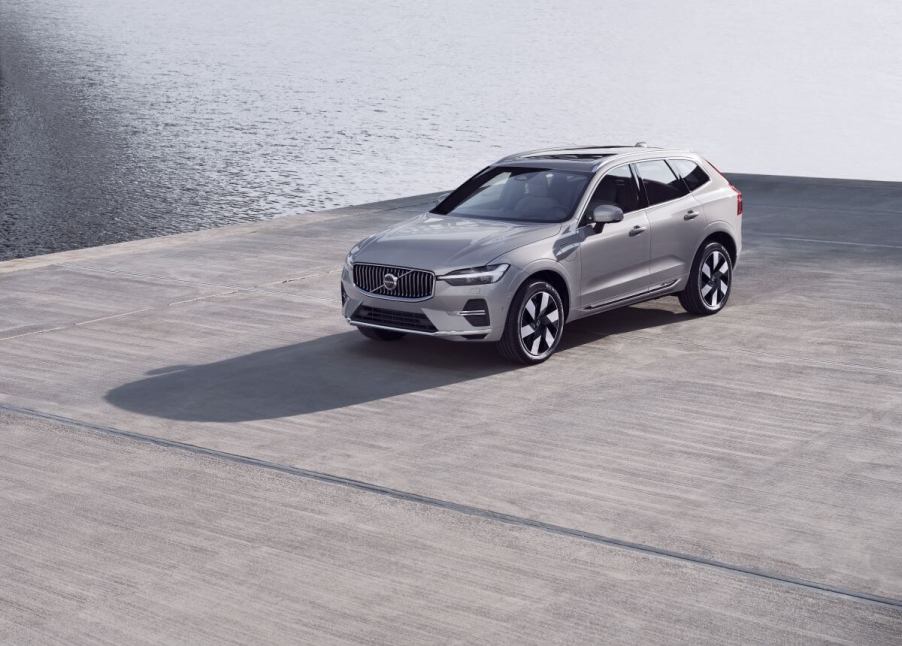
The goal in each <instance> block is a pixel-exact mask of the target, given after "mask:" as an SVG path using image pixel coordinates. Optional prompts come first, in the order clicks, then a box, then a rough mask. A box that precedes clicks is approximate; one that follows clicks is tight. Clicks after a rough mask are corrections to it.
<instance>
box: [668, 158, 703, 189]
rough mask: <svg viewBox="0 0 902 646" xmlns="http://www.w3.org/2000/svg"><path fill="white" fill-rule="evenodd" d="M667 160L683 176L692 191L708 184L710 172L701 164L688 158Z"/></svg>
mask: <svg viewBox="0 0 902 646" xmlns="http://www.w3.org/2000/svg"><path fill="white" fill-rule="evenodd" d="M667 162H668V163H669V164H670V166H671V167H672V168H673V169H674V170H675V171H676V172H677V174H678V175H679V176H680V177H682V178H683V181H684V182H686V186H687V187H689V190H690V191H694V190H695V189H697V188H698V187H699V186H702V185H703V184H707V183H708V180H710V179H711V178H710V177H708V174H707V173H706V172H705V171H703V170H702V169H701V166H699V165H698V164H696V163H695V162H693V161H689V160H688V159H668V160H667Z"/></svg>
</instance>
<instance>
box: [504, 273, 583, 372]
mask: <svg viewBox="0 0 902 646" xmlns="http://www.w3.org/2000/svg"><path fill="white" fill-rule="evenodd" d="M543 294H547V299H545V298H544V297H543V296H542V295H543ZM565 318H566V313H565V312H564V304H563V301H562V300H561V295H560V294H558V291H557V290H556V289H555V288H554V285H552V284H551V283H546V282H545V281H544V280H533V281H529V282H527V283H525V284H524V285H523V286H521V287H520V289H518V290H517V293H516V294H515V295H514V298H513V300H512V301H511V306H510V310H509V311H508V313H507V320H506V321H505V323H504V333H503V334H502V336H501V340H500V341H499V342H498V351H499V352H500V353H501V356H503V357H504V358H505V359H509V360H511V361H515V362H517V363H522V364H525V365H534V364H537V363H542V362H543V361H545V360H546V359H547V358H548V357H550V356H551V355H552V354H554V352H555V350H557V347H558V345H559V344H560V342H561V337H563V335H564V319H565ZM529 327H532V332H529V330H527V328H529ZM523 330H526V333H525V334H524V333H523V332H522V331H523ZM549 338H550V339H551V341H550V343H549V341H548V339H549Z"/></svg>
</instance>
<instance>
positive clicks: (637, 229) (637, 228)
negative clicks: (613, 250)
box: [630, 224, 647, 236]
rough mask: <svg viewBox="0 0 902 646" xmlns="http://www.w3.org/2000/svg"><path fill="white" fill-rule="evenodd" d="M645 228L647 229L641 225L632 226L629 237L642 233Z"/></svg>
mask: <svg viewBox="0 0 902 646" xmlns="http://www.w3.org/2000/svg"><path fill="white" fill-rule="evenodd" d="M646 228H647V227H643V226H642V225H641V224H637V225H636V226H634V227H633V228H632V229H630V235H631V236H637V235H639V234H640V233H643V232H644V231H645V230H646Z"/></svg>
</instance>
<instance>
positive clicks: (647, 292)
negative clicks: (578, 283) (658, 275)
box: [583, 278, 680, 312]
mask: <svg viewBox="0 0 902 646" xmlns="http://www.w3.org/2000/svg"><path fill="white" fill-rule="evenodd" d="M679 280H680V279H679V278H674V279H673V280H669V281H667V282H666V283H663V284H662V285H658V286H657V287H652V288H651V289H646V290H645V291H644V292H638V293H636V294H633V295H632V296H624V297H622V298H615V299H614V300H612V301H604V302H603V303H596V304H595V305H589V306H587V307H584V308H583V311H586V312H589V311H591V310H597V309H598V308H600V307H607V306H608V305H616V304H617V303H624V302H626V301H631V300H633V299H634V298H642V297H644V296H652V295H654V294H657V293H658V292H662V291H664V290H665V289H667V288H669V287H673V286H674V285H676V284H677V283H678V282H679Z"/></svg>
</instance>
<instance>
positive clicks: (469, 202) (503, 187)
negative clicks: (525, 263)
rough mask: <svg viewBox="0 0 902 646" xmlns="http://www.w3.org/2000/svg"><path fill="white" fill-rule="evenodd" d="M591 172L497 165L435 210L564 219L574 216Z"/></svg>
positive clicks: (468, 214)
mask: <svg viewBox="0 0 902 646" xmlns="http://www.w3.org/2000/svg"><path fill="white" fill-rule="evenodd" d="M590 177H591V175H590V174H589V173H582V172H578V171H564V170H553V169H548V168H517V167H514V168H511V167H507V168H505V167H495V168H489V169H488V170H486V171H484V172H482V173H479V174H478V175H476V176H475V177H473V178H472V179H470V180H468V181H466V182H465V183H464V184H463V185H462V186H461V187H460V188H458V189H457V190H456V191H454V192H453V193H451V195H449V196H448V197H447V198H445V199H444V200H442V202H441V203H439V204H438V205H437V206H436V207H435V208H434V209H432V212H433V213H440V214H442V215H458V216H463V217H471V218H491V219H497V220H520V221H525V222H563V221H564V220H567V219H569V218H570V216H571V215H573V211H574V209H575V208H576V204H577V203H578V202H579V198H580V197H581V196H582V194H583V191H585V190H586V185H587V184H588V183H589V178H590Z"/></svg>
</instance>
